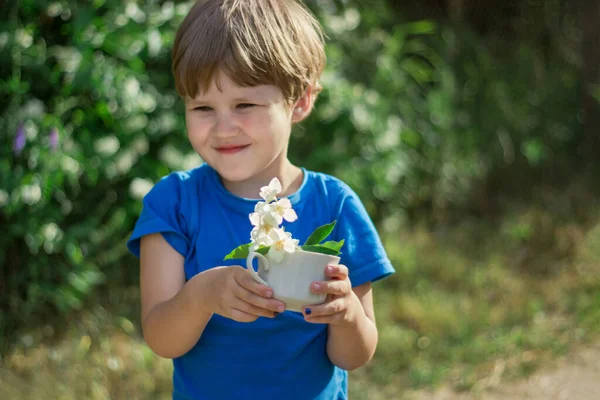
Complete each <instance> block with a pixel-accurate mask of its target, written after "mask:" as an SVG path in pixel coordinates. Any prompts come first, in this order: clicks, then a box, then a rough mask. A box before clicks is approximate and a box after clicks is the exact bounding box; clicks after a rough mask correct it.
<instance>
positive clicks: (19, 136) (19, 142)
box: [13, 122, 27, 156]
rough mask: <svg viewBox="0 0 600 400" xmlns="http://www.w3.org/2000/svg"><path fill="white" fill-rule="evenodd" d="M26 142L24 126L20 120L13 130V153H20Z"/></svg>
mask: <svg viewBox="0 0 600 400" xmlns="http://www.w3.org/2000/svg"><path fill="white" fill-rule="evenodd" d="M26 142H27V138H26V137H25V127H24V126H23V123H22V122H19V126H17V131H16V132H15V141H14V142H13V152H14V153H15V155H17V156H18V155H19V154H21V152H22V151H23V149H24V148H25V143H26Z"/></svg>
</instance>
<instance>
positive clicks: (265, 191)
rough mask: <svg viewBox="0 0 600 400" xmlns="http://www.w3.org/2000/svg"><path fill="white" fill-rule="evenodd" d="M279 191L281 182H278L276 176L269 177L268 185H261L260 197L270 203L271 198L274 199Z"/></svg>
mask: <svg viewBox="0 0 600 400" xmlns="http://www.w3.org/2000/svg"><path fill="white" fill-rule="evenodd" d="M279 193H281V182H279V179H277V177H275V178H273V179H271V182H269V186H263V187H262V188H260V197H262V198H263V199H265V201H266V202H267V203H270V202H272V201H273V200H275V197H276V196H277V195H278V194H279Z"/></svg>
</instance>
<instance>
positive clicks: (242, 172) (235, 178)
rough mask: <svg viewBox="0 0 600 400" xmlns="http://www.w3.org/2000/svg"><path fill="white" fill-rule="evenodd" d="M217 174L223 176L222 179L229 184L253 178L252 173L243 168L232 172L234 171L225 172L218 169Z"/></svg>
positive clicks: (227, 170)
mask: <svg viewBox="0 0 600 400" xmlns="http://www.w3.org/2000/svg"><path fill="white" fill-rule="evenodd" d="M217 172H218V173H219V175H220V176H221V179H224V180H226V181H228V182H243V181H245V180H248V179H250V178H251V177H252V173H251V172H250V171H248V169H243V168H239V169H235V170H232V169H226V170H224V169H222V168H219V169H217Z"/></svg>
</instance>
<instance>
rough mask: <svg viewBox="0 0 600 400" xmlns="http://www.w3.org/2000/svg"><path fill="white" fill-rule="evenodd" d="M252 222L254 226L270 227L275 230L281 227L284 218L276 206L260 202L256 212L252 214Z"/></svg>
mask: <svg viewBox="0 0 600 400" xmlns="http://www.w3.org/2000/svg"><path fill="white" fill-rule="evenodd" d="M250 222H251V223H252V225H253V226H261V225H269V226H270V227H273V228H275V227H278V226H279V225H281V223H282V222H283V218H282V216H281V215H280V214H279V211H278V209H277V207H276V205H275V204H273V203H271V204H266V203H265V202H258V203H256V206H255V207H254V212H253V213H252V214H250Z"/></svg>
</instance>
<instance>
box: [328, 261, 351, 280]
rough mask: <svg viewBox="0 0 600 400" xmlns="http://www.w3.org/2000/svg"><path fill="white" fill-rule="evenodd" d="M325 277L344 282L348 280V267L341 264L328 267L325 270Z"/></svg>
mask: <svg viewBox="0 0 600 400" xmlns="http://www.w3.org/2000/svg"><path fill="white" fill-rule="evenodd" d="M325 275H326V276H328V277H330V278H336V279H341V280H344V279H346V278H348V267H346V266H345V265H342V264H338V265H328V266H327V267H326V268H325Z"/></svg>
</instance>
